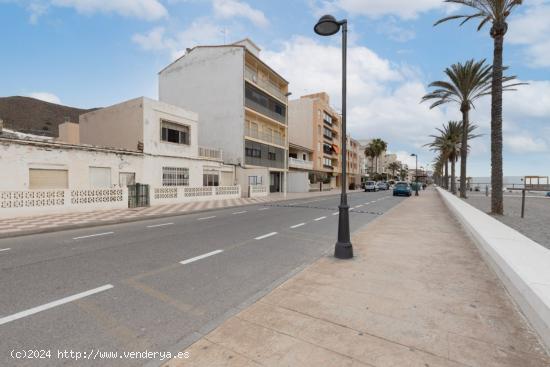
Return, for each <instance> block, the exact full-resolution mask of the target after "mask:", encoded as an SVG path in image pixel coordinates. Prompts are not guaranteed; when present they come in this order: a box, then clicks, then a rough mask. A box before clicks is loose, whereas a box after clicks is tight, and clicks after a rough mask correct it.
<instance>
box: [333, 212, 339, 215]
mask: <svg viewBox="0 0 550 367" xmlns="http://www.w3.org/2000/svg"><path fill="white" fill-rule="evenodd" d="M338 214H340V212H336V213H332V215H338Z"/></svg>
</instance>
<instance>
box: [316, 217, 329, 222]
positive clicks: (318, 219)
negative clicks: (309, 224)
mask: <svg viewBox="0 0 550 367" xmlns="http://www.w3.org/2000/svg"><path fill="white" fill-rule="evenodd" d="M323 219H327V217H319V218H317V219H314V221H316V222H318V221H320V220H323Z"/></svg>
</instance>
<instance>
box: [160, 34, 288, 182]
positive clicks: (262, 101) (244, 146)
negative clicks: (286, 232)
mask: <svg viewBox="0 0 550 367" xmlns="http://www.w3.org/2000/svg"><path fill="white" fill-rule="evenodd" d="M287 92H288V82H287V81H286V80H285V79H284V78H283V77H282V76H280V75H279V74H278V73H277V72H276V71H274V70H273V69H271V68H270V67H269V66H268V65H267V64H265V63H264V62H263V61H262V60H261V59H260V49H259V48H258V46H256V45H255V44H254V43H253V42H252V41H250V40H249V39H245V40H243V41H240V42H237V43H234V44H229V45H218V46H197V47H194V48H192V49H188V50H187V52H186V54H185V55H184V56H182V57H181V58H179V59H178V60H176V61H174V62H173V63H172V64H170V65H168V66H167V67H166V68H164V69H163V70H162V71H161V72H160V73H159V99H160V100H161V101H163V102H166V103H170V104H172V105H176V106H179V107H181V108H184V109H187V110H191V111H195V112H197V113H198V115H199V118H200V125H201V129H200V131H199V136H198V140H199V142H200V144H204V145H207V146H211V147H215V148H218V149H222V150H223V152H224V154H223V161H224V163H226V164H231V165H233V166H235V167H236V181H237V183H239V184H241V185H242V187H243V189H244V188H245V187H248V186H255V185H266V186H269V189H270V191H271V192H280V191H283V189H284V187H285V183H284V176H285V173H286V172H287V167H288V164H287V157H288V142H287V104H288V95H287ZM243 191H246V190H243Z"/></svg>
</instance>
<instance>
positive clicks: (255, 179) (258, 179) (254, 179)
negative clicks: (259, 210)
mask: <svg viewBox="0 0 550 367" xmlns="http://www.w3.org/2000/svg"><path fill="white" fill-rule="evenodd" d="M262 178H263V177H262V176H248V185H250V186H254V185H261V184H262V183H263V179H262Z"/></svg>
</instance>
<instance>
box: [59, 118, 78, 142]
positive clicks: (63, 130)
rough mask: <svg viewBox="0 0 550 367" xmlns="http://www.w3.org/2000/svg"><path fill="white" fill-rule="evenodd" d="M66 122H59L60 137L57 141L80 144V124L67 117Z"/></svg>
mask: <svg viewBox="0 0 550 367" xmlns="http://www.w3.org/2000/svg"><path fill="white" fill-rule="evenodd" d="M65 120H66V121H65V122H64V123H62V124H59V127H58V128H59V137H58V138H57V141H60V142H63V143H69V144H75V145H77V144H80V126H79V125H78V124H75V123H74V122H71V121H70V119H69V118H65Z"/></svg>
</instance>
